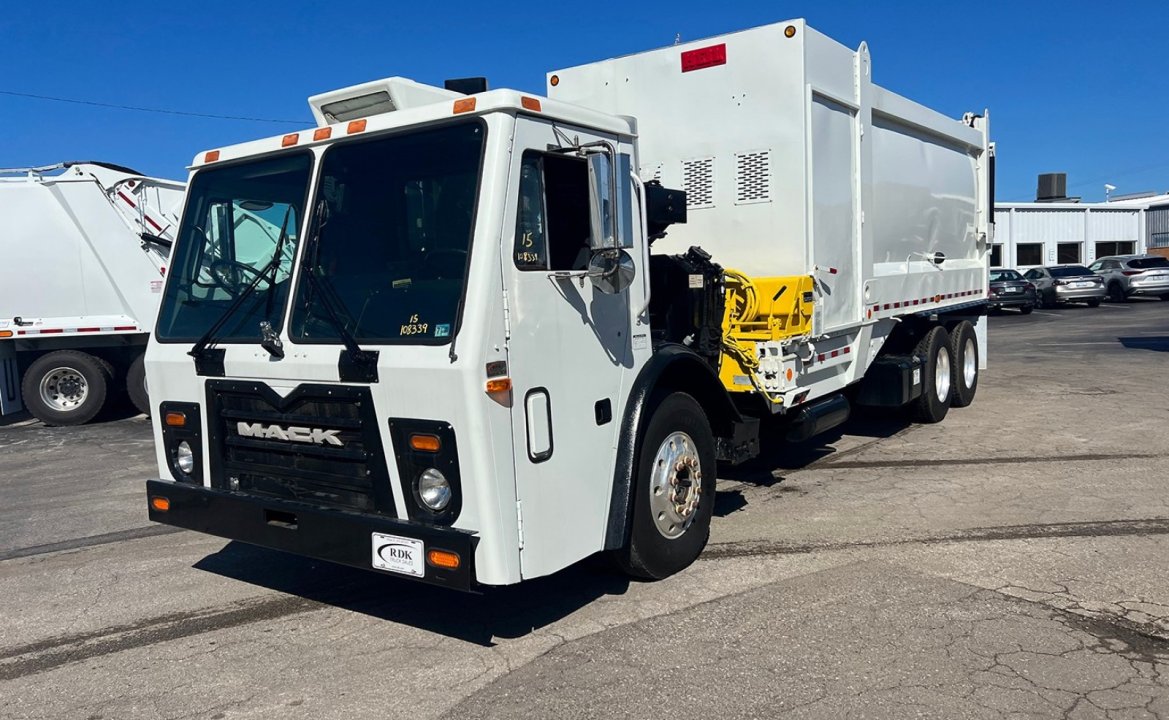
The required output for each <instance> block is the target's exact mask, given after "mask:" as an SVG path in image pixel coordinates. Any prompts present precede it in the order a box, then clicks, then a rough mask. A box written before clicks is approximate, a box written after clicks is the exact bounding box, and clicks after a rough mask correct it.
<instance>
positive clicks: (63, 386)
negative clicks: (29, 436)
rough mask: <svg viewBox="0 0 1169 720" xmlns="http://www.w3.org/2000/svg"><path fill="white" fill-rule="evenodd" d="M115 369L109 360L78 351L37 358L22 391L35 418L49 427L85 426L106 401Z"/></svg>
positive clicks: (27, 372) (22, 386) (24, 381)
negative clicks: (113, 369)
mask: <svg viewBox="0 0 1169 720" xmlns="http://www.w3.org/2000/svg"><path fill="white" fill-rule="evenodd" d="M111 376H112V369H111V368H110V364H109V363H107V362H106V361H104V360H102V359H100V358H97V357H94V356H93V355H90V354H88V353H83V352H78V351H76V350H58V351H56V352H51V353H49V354H47V355H43V356H41V357H39V358H37V359H36V360H35V361H34V362H33V364H32V365H30V366H29V368H28V370H27V371H26V372H25V373H24V379H23V380H22V381H21V392H22V393H23V395H24V404H25V406H26V407H27V408H28V411H29V412H30V413H32V416H33V417H35V418H36V419H37V420H40V421H41V422H43V423H44V424H46V425H83V424H85V423H87V422H89V421H90V420H92V419H93V418H94V416H95V415H97V414H98V412H99V411H100V410H101V409H102V406H103V405H105V402H106V392H107V391H108V389H109V384H110V378H111Z"/></svg>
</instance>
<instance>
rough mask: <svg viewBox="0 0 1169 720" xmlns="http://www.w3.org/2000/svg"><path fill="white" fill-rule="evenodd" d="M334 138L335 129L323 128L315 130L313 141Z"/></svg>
mask: <svg viewBox="0 0 1169 720" xmlns="http://www.w3.org/2000/svg"><path fill="white" fill-rule="evenodd" d="M332 136H333V128H331V127H323V128H317V129H316V130H313V140H328V139H329V138H330V137H332Z"/></svg>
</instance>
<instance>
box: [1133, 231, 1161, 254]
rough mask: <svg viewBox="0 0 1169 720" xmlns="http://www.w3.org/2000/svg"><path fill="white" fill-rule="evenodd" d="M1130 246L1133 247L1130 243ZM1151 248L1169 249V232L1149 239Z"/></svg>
mask: <svg viewBox="0 0 1169 720" xmlns="http://www.w3.org/2000/svg"><path fill="white" fill-rule="evenodd" d="M1128 244H1129V245H1131V244H1132V243H1128ZM1149 247H1151V248H1163V247H1169V232H1157V233H1153V235H1152V237H1150V238H1149ZM1129 252H1132V251H1131V250H1130V251H1129Z"/></svg>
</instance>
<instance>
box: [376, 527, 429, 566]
mask: <svg viewBox="0 0 1169 720" xmlns="http://www.w3.org/2000/svg"><path fill="white" fill-rule="evenodd" d="M424 553H425V548H424V547H423V544H422V541H421V540H415V539H413V538H404V537H398V536H397V535H383V534H382V533H376V532H375V533H373V566H374V567H375V568H377V569H378V570H388V571H389V572H393V573H400V574H402V575H412V576H414V577H423V576H424V575H426V569H425V563H426V559H425V558H424V557H423V554H424Z"/></svg>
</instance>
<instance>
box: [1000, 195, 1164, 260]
mask: <svg viewBox="0 0 1169 720" xmlns="http://www.w3.org/2000/svg"><path fill="white" fill-rule="evenodd" d="M1149 199H1150V198H1142V199H1141V202H1140V203H1139V204H1138V203H1133V204H1129V202H1128V201H1118V202H1111V203H1075V202H1064V203H1059V202H1042V203H1037V202H1024V203H996V204H995V212H994V217H995V232H994V244H993V245H992V246H991V255H990V264H991V267H1014V268H1020V269H1026V268H1031V267H1035V266H1038V265H1054V264H1057V263H1079V264H1082V265H1087V264H1088V263H1091V262H1093V261H1094V260H1095V259H1096V258H1098V257H1105V256H1107V255H1126V254H1129V253H1143V252H1146V251H1147V249H1148V247H1149V246H1150V243H1149V239H1148V231H1147V214H1148V212H1149V211H1150V210H1149V203H1148V201H1149ZM1164 210H1165V220H1166V224H1167V225H1169V206H1167V207H1166V208H1164ZM1166 230H1169V227H1166ZM1164 237H1165V244H1166V245H1169V233H1166V234H1164Z"/></svg>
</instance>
